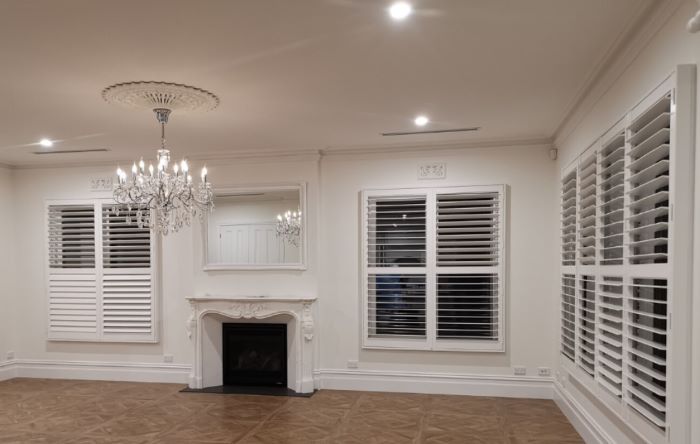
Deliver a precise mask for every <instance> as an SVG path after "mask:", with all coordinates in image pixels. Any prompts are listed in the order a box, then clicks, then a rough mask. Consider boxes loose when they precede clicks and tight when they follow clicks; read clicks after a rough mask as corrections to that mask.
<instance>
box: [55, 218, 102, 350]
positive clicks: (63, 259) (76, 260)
mask: <svg viewBox="0 0 700 444" xmlns="http://www.w3.org/2000/svg"><path fill="white" fill-rule="evenodd" d="M47 223H48V248H49V253H48V258H49V263H48V265H49V270H48V276H47V278H48V293H49V294H48V300H49V310H48V314H49V319H48V324H49V325H48V337H49V339H59V340H60V339H65V340H89V339H96V338H97V334H98V330H97V328H98V327H97V319H98V307H97V297H98V288H97V275H96V270H95V207H94V206H93V205H49V206H48V208H47Z"/></svg>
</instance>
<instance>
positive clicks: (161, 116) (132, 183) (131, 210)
mask: <svg viewBox="0 0 700 444" xmlns="http://www.w3.org/2000/svg"><path fill="white" fill-rule="evenodd" d="M102 97H103V98H104V99H105V101H107V102H109V103H115V104H119V105H122V106H126V107H128V108H136V109H144V108H146V109H152V110H153V111H154V112H155V114H156V118H157V119H158V122H159V123H160V126H161V146H160V149H159V150H158V152H157V156H156V157H157V160H156V164H155V166H154V165H153V164H150V165H149V166H148V167H146V163H145V162H144V161H143V158H142V159H141V160H140V161H139V162H138V163H134V164H133V166H132V167H131V174H129V173H127V172H126V171H124V170H122V169H121V168H118V169H117V179H118V180H117V185H116V186H115V188H114V200H115V201H116V203H117V204H119V205H117V206H115V207H114V208H113V212H114V213H115V214H117V215H118V214H119V210H120V208H121V209H122V211H123V209H124V207H126V209H127V210H128V211H127V214H130V215H131V214H134V217H135V218H136V221H135V222H136V223H137V224H138V226H139V227H148V228H150V229H151V230H152V231H155V232H158V233H161V234H164V235H167V234H168V233H174V232H177V231H179V230H180V229H181V228H182V227H184V226H189V225H190V224H191V223H192V219H193V218H194V217H197V216H199V217H200V219H203V218H204V214H205V213H207V212H210V211H212V210H213V208H214V204H213V191H212V186H211V184H210V183H209V181H208V180H207V169H206V167H204V168H202V171H201V182H199V183H196V184H195V182H194V181H193V180H192V176H191V175H190V166H189V164H188V163H187V160H184V159H183V160H182V161H181V162H175V163H174V164H173V165H172V167H171V166H170V150H169V149H168V148H167V147H166V145H165V124H166V123H168V117H169V116H170V113H171V111H172V110H178V111H208V110H211V109H214V108H216V106H218V104H219V99H218V97H216V96H215V95H213V94H212V93H210V92H208V91H205V90H203V89H200V88H195V87H192V86H188V85H181V84H176V83H167V82H127V83H119V84H116V85H112V86H110V87H108V88H105V89H104V90H103V91H102ZM130 219H131V216H129V217H128V218H127V223H131V220H130Z"/></svg>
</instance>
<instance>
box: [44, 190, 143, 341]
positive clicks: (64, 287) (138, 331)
mask: <svg viewBox="0 0 700 444" xmlns="http://www.w3.org/2000/svg"><path fill="white" fill-rule="evenodd" d="M113 206H114V205H113V204H112V203H108V202H103V201H93V200H89V201H74V202H49V203H48V204H47V224H48V273H47V278H48V301H49V310H48V316H49V319H48V322H49V328H48V336H49V339H53V340H79V341H112V342H155V341H156V340H157V328H156V298H155V294H156V292H155V279H154V266H153V265H154V262H155V261H154V258H155V255H154V250H155V249H154V248H153V245H154V239H153V236H152V235H151V233H150V231H149V229H148V228H145V227H144V228H139V226H138V225H137V224H136V211H137V210H135V209H128V208H127V207H124V206H122V207H119V211H118V213H115V212H113V211H112V208H113Z"/></svg>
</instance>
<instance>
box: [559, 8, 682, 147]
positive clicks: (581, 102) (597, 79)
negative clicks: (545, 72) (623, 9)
mask: <svg viewBox="0 0 700 444" xmlns="http://www.w3.org/2000/svg"><path fill="white" fill-rule="evenodd" d="M683 1H684V0H652V1H650V2H649V3H648V4H647V6H646V8H640V10H639V11H637V13H636V14H635V16H634V18H633V19H631V20H630V22H629V23H628V25H627V26H626V27H625V29H624V31H623V32H622V33H621V34H620V36H619V37H618V39H617V40H615V42H614V43H613V44H612V45H611V47H610V48H609V50H608V51H606V53H605V54H604V55H603V56H602V58H601V60H600V62H599V63H598V64H597V65H596V67H595V68H594V69H593V71H592V72H591V74H590V75H589V76H588V78H587V80H586V82H585V83H584V85H583V86H582V87H581V89H580V90H579V92H578V93H577V95H576V97H575V99H574V100H573V102H572V104H571V106H570V107H569V109H568V111H567V112H566V113H565V114H564V118H563V119H562V120H561V121H560V123H559V125H558V126H557V128H556V130H555V131H554V134H553V136H552V139H553V140H554V145H555V146H561V144H562V143H563V142H564V141H565V140H566V139H567V138H568V137H569V136H570V135H571V133H573V131H574V130H575V129H576V128H578V126H579V125H580V124H581V122H582V121H583V119H584V118H585V117H586V116H587V115H588V114H590V112H591V110H592V109H593V107H594V106H595V105H596V103H598V101H599V100H600V98H601V97H602V96H603V95H604V94H605V93H606V92H607V91H608V90H609V89H610V87H611V86H612V85H613V84H614V83H615V82H616V81H617V80H618V79H619V77H620V76H621V75H622V74H623V73H624V72H625V71H626V70H627V68H628V67H629V66H630V65H631V64H632V62H634V60H635V59H636V58H637V57H638V56H639V54H640V53H641V52H642V51H643V50H644V48H646V47H647V45H648V44H649V42H650V41H651V40H652V39H653V38H654V37H655V36H656V35H657V34H658V33H659V31H660V30H661V28H662V27H663V25H664V24H665V23H666V22H667V21H668V20H669V19H670V18H671V16H672V15H673V14H674V13H675V12H676V11H677V10H678V8H679V7H680V6H681V5H682V4H683ZM589 99H590V100H589Z"/></svg>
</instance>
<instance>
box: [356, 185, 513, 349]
mask: <svg viewBox="0 0 700 444" xmlns="http://www.w3.org/2000/svg"><path fill="white" fill-rule="evenodd" d="M507 191H508V187H507V186H506V185H504V184H497V185H464V186H447V187H445V186H441V187H399V188H367V189H363V190H361V192H360V207H361V211H360V217H361V221H360V224H359V225H360V230H361V233H360V249H359V251H360V254H361V256H360V258H359V260H360V269H361V271H360V286H361V289H360V294H361V307H360V309H361V310H362V313H361V319H362V348H363V349H388V350H422V351H461V352H495V353H502V352H505V347H506V345H505V334H506V328H505V313H506V307H505V305H506V294H507V280H508V277H507V275H506V270H507V267H506V263H507V260H508V257H507V254H506V253H507V244H508V237H507V221H508V218H507V206H506V203H507ZM453 193H498V209H499V211H498V218H497V220H498V230H497V233H498V235H497V236H498V239H499V243H498V258H499V260H498V265H495V266H472V265H466V266H456V267H455V266H447V267H438V266H437V257H436V256H437V205H436V202H437V196H438V195H439V194H453ZM394 196H425V198H426V227H425V228H426V263H425V266H422V267H400V268H393V267H369V266H368V262H369V260H368V229H367V228H368V205H367V202H368V199H369V198H371V197H394ZM380 270H381V271H384V272H386V271H387V270H396V271H398V273H394V274H414V275H425V277H426V282H425V293H426V337H425V338H372V337H370V336H369V314H368V312H369V310H368V307H369V294H368V293H369V292H368V283H369V282H368V281H369V275H370V274H375V272H376V271H380ZM485 273H489V274H495V275H496V276H497V278H498V283H497V289H498V291H497V299H496V301H497V303H498V311H497V320H498V330H497V332H498V339H497V340H478V339H442V340H440V339H438V338H437V276H438V275H445V274H474V275H477V274H485ZM378 274H381V273H378ZM386 274H389V273H386Z"/></svg>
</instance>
